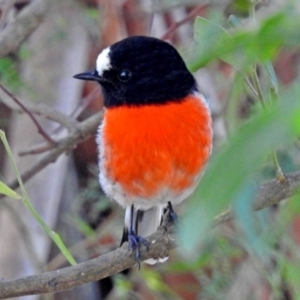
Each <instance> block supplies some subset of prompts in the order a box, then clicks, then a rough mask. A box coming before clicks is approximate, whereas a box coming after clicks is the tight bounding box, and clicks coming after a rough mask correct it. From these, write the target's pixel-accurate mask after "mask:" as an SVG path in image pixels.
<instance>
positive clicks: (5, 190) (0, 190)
mask: <svg viewBox="0 0 300 300" xmlns="http://www.w3.org/2000/svg"><path fill="white" fill-rule="evenodd" d="M0 194H3V195H6V196H8V197H11V198H14V199H18V200H20V199H22V197H21V196H20V195H19V194H18V193H16V192H15V191H13V190H12V189H11V188H9V187H8V186H7V185H6V184H4V183H3V182H2V181H0Z"/></svg>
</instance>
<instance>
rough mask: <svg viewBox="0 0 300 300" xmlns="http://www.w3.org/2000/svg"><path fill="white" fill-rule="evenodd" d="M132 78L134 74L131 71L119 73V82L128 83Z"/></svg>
mask: <svg viewBox="0 0 300 300" xmlns="http://www.w3.org/2000/svg"><path fill="white" fill-rule="evenodd" d="M131 76H132V73H131V72H130V71H129V70H121V71H120V72H119V75H118V77H119V80H120V81H122V82H127V81H128V80H129V79H130V78H131Z"/></svg>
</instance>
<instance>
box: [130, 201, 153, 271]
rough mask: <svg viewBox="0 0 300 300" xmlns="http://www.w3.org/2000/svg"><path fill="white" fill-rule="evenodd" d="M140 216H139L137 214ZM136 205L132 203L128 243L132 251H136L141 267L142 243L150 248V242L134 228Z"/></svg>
mask: <svg viewBox="0 0 300 300" xmlns="http://www.w3.org/2000/svg"><path fill="white" fill-rule="evenodd" d="M137 217H138V216H137ZM133 223H134V206H133V205H131V208H130V226H129V231H128V243H129V248H130V251H131V252H133V251H135V258H136V260H137V262H138V264H139V268H140V244H143V245H145V246H146V248H147V250H148V249H149V245H148V242H147V241H146V240H145V239H144V238H142V237H141V236H139V235H137V233H136V230H137V228H136V230H134V224H133Z"/></svg>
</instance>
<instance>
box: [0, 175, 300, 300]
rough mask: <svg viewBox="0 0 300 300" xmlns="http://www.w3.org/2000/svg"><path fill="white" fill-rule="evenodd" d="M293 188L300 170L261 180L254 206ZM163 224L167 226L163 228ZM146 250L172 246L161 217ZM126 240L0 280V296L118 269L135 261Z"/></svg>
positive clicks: (159, 252)
mask: <svg viewBox="0 0 300 300" xmlns="http://www.w3.org/2000/svg"><path fill="white" fill-rule="evenodd" d="M296 191H300V171H299V172H295V173H292V174H288V175H286V179H285V180H281V181H277V180H271V181H269V182H267V183H264V184H262V185H261V186H260V187H259V189H258V193H257V196H256V198H255V201H254V210H261V209H263V208H266V207H269V206H271V205H274V204H277V203H279V202H280V201H282V200H284V199H287V198H289V197H290V196H292V195H293V194H294V193H295V192H296ZM232 218H233V213H232V212H231V211H230V210H229V211H227V212H225V213H224V214H222V215H220V216H218V217H216V219H215V223H214V226H216V225H218V224H221V223H223V222H226V221H228V220H231V219H232ZM165 226H166V227H167V228H168V230H165V229H164V228H165ZM147 240H148V241H149V244H150V247H149V251H147V250H146V249H145V247H144V246H142V248H141V258H142V260H145V259H148V258H158V257H164V256H166V255H167V254H168V252H169V250H171V249H173V248H175V246H176V245H175V236H174V233H173V226H172V224H168V223H167V220H165V221H164V224H163V226H162V227H161V228H160V229H159V230H158V231H157V232H156V233H154V234H153V235H151V236H150V237H149V238H148V239H147ZM128 251H129V250H128V248H127V244H125V245H123V247H121V248H118V249H116V250H114V251H112V252H109V253H107V254H104V255H101V256H99V257H97V258H94V259H91V260H89V261H86V262H83V263H80V264H78V265H77V266H73V267H67V268H63V269H59V270H56V271H51V272H45V273H42V274H39V275H32V276H28V277H24V278H20V279H15V280H2V281H1V280H0V299H5V298H12V297H16V296H21V295H33V294H42V293H54V292H59V291H63V290H67V289H71V288H73V287H75V286H79V285H82V284H84V283H87V282H91V281H96V280H100V279H102V278H105V277H108V276H111V275H113V274H116V273H119V272H121V271H123V270H125V269H127V268H131V267H133V266H134V265H135V264H136V261H135V258H134V255H129V252H128Z"/></svg>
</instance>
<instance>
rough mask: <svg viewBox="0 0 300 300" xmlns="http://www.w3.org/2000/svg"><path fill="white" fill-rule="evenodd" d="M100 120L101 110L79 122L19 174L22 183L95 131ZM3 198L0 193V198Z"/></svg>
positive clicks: (11, 185) (12, 183) (14, 186)
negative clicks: (48, 150) (42, 155)
mask: <svg viewBox="0 0 300 300" xmlns="http://www.w3.org/2000/svg"><path fill="white" fill-rule="evenodd" d="M101 120H102V112H99V113H97V114H95V115H93V116H91V117H90V118H88V119H87V120H85V121H83V122H81V123H79V124H78V126H76V127H75V128H74V132H72V133H70V134H69V135H68V136H67V137H65V138H63V139H62V140H61V141H60V142H58V143H57V144H56V147H55V148H54V149H52V150H51V151H50V152H49V153H48V154H46V155H45V156H44V157H43V158H41V159H40V160H39V161H38V162H37V163H36V164H34V165H33V166H31V167H30V168H29V169H28V170H26V171H25V172H24V173H23V174H21V177H22V180H23V183H25V182H26V181H27V180H29V179H30V178H32V177H33V176H34V175H36V174H37V173H38V172H39V171H41V170H43V169H44V168H45V167H46V166H47V165H49V164H50V163H53V162H55V161H56V159H57V158H58V157H59V156H60V155H61V154H62V153H64V152H67V151H68V150H70V149H73V148H74V147H76V145H77V144H78V143H79V142H81V141H84V140H85V139H86V138H88V137H89V136H90V135H91V134H93V133H94V132H96V129H97V128H98V126H99V124H100V123H101ZM9 187H10V188H11V189H13V190H14V189H16V188H17V187H18V182H17V181H16V180H14V181H13V182H11V183H10V184H9ZM1 198H3V196H2V195H0V199H1Z"/></svg>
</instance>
